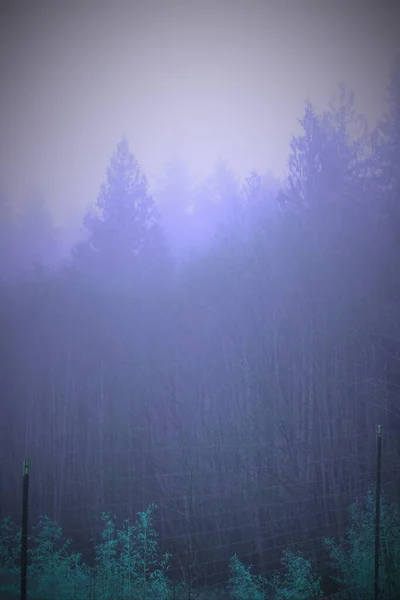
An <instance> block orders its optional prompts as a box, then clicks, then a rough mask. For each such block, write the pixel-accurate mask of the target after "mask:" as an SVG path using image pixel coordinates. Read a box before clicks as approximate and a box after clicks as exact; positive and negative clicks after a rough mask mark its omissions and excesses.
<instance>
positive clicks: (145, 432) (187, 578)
mask: <svg viewBox="0 0 400 600" xmlns="http://www.w3.org/2000/svg"><path fill="white" fill-rule="evenodd" d="M386 92H387V93H386V110H385V114H384V116H383V117H382V119H381V120H380V121H379V123H378V124H377V126H375V125H371V124H369V123H368V122H367V120H366V119H365V118H364V117H363V115H361V114H359V112H358V110H357V107H356V104H355V102H354V98H353V94H352V92H351V90H349V89H347V88H346V87H345V86H338V89H337V93H336V94H335V97H334V98H335V99H334V101H333V102H332V103H331V104H330V105H329V108H328V109H326V110H319V109H317V108H316V107H315V106H314V104H313V101H312V98H311V99H310V100H308V101H305V103H304V110H303V114H299V120H300V127H301V130H300V133H299V134H298V135H293V137H292V140H291V143H290V150H289V155H288V159H287V173H286V175H285V176H284V177H282V178H281V179H280V180H278V178H277V177H275V176H274V175H273V174H271V173H272V171H271V170H268V169H266V170H265V172H260V173H259V172H256V171H252V172H249V173H248V175H247V177H245V178H244V179H241V178H240V177H239V176H237V175H236V173H235V172H234V170H233V169H232V168H231V167H230V165H229V164H228V163H227V161H225V160H224V159H219V160H218V161H216V163H215V166H214V169H212V170H211V171H210V173H209V175H208V176H206V177H205V178H203V179H202V180H201V181H199V180H198V179H196V177H195V176H194V175H193V173H192V172H191V169H190V166H189V164H188V161H186V160H185V156H184V155H183V156H178V155H175V156H174V157H172V158H171V157H168V156H166V157H165V166H164V169H163V173H160V174H159V177H158V178H157V180H156V181H153V182H152V186H151V188H150V186H149V181H148V177H147V175H146V172H145V170H144V169H143V167H142V165H141V162H140V156H139V155H137V154H136V150H135V147H134V140H131V139H128V138H127V137H121V139H120V141H119V142H118V144H117V146H116V147H114V148H110V157H109V163H108V167H107V169H106V171H105V172H104V174H103V179H102V181H99V182H98V190H99V191H98V195H97V198H96V197H95V198H93V199H92V202H91V203H90V206H89V204H88V206H87V209H86V210H85V211H82V214H78V213H76V214H74V215H72V216H71V218H70V220H69V221H64V222H62V223H61V224H58V225H57V226H55V225H54V223H53V220H52V216H51V213H52V211H51V202H52V199H51V198H48V197H46V194H45V193H44V192H43V191H42V190H41V189H40V187H39V186H37V187H35V188H34V189H30V190H27V191H26V196H25V200H24V202H23V203H22V204H21V205H20V206H19V207H18V208H17V207H16V206H15V205H13V203H12V202H10V200H9V199H8V197H7V193H6V191H2V192H1V194H0V353H1V354H0V402H1V406H0V457H1V461H0V519H4V520H3V521H2V525H1V527H0V533H1V535H0V575H1V579H0V591H1V590H3V591H2V592H0V593H3V596H1V597H2V598H14V597H18V593H17V591H16V590H17V587H15V586H17V582H18V564H19V563H18V560H19V554H18V552H19V546H18V544H19V541H18V540H19V537H18V536H19V535H20V533H19V529H18V527H19V526H20V523H21V516H20V513H21V502H22V495H21V493H22V463H23V460H24V459H29V461H30V465H31V470H30V483H29V533H30V535H32V536H33V537H32V538H30V541H29V549H30V554H29V561H30V562H29V565H30V566H29V569H30V571H28V573H29V575H28V581H30V585H31V586H34V585H35V586H37V587H35V588H33V587H31V590H33V589H34V590H35V591H32V592H31V595H30V596H29V595H28V597H32V598H37V599H40V598H42V599H44V598H46V599H47V598H60V599H64V598H65V599H68V598H75V599H76V600H80V599H82V600H83V599H84V598H87V599H89V598H90V599H94V598H98V599H100V600H103V599H104V600H106V598H107V599H110V600H111V598H113V599H115V598H118V599H121V600H128V599H129V600H130V599H133V598H135V599H136V598H141V599H142V600H144V599H147V600H150V598H151V599H153V600H155V599H156V598H158V599H164V598H165V599H167V598H170V599H172V598H174V599H177V600H178V599H179V598H182V599H183V598H185V599H188V600H194V598H199V599H200V600H206V599H207V598H210V599H217V598H221V599H223V598H228V597H230V598H236V600H262V599H266V598H282V599H284V598H285V599H286V600H307V599H311V598H317V597H322V596H321V594H322V593H323V594H325V596H326V597H328V596H329V595H330V594H336V593H337V592H338V591H340V590H342V591H343V594H344V595H342V596H340V597H342V598H348V599H350V600H352V599H353V598H361V597H362V598H371V599H372V598H373V581H374V569H373V549H374V543H375V541H374V531H375V529H374V523H375V521H374V519H375V513H374V510H375V503H374V502H375V500H374V494H375V485H376V481H377V433H376V432H377V426H378V425H381V426H382V431H383V438H382V439H383V442H382V444H383V445H382V472H381V484H382V507H383V508H382V538H381V539H382V548H383V549H382V553H381V561H382V573H384V575H382V578H383V579H382V581H381V590H382V598H385V599H387V600H390V599H393V600H394V599H395V598H399V597H400V580H399V577H398V573H400V541H399V540H400V516H399V506H400V487H399V481H400V438H399V433H400V407H399V389H400V369H399V365H400V283H399V281H400V280H399V273H400V60H399V59H396V60H394V61H393V65H392V69H391V73H390V78H389V80H388V81H387V89H386ZM94 143H95V142H94ZM357 502H358V503H359V504H354V503H357ZM350 506H353V509H351V510H350V512H349V507H350ZM354 507H356V508H354ZM357 507H358V508H357ZM363 510H364V512H362V511H363ZM357 511H358V512H357ZM360 511H361V512H360ZM114 518H115V519H116V520H117V521H114ZM8 519H11V521H9V520H8ZM137 519H138V521H136V520H137ZM135 522H136V525H134V524H135ZM35 523H39V528H38V529H35V528H34V527H33V526H34V525H35ZM115 523H117V525H115ZM352 523H353V524H354V523H355V525H354V527H353V529H351V525H352ZM13 524H14V525H13ZM131 526H132V527H133V529H129V527H131ZM57 527H60V528H62V532H63V533H62V535H65V536H66V538H70V539H71V540H72V541H71V545H70V547H69V548H68V549H66V548H64V547H63V546H62V544H61V542H60V539H61V537H60V536H61V530H59V529H57ZM115 527H117V529H115ZM13 528H15V529H13ZM35 531H39V532H40V531H42V533H41V534H40V535H41V536H42V537H40V535H39V537H36V538H35V537H34V536H35ZM13 532H14V533H13ZM102 532H103V533H102ZM117 532H119V533H117ZM349 532H350V533H349ZM46 536H47V537H46ZM135 536H136V538H135ZM146 536H148V537H146ZM346 536H349V537H346ZM390 536H392V537H390ZM134 539H136V542H135V543H136V544H137V545H136V546H135V548H136V550H135V553H133V554H132V556H131V555H130V554H129V552H128V550H127V548H128V549H129V548H130V543H131V541H132V540H134ZM146 540H150V541H146ZM329 540H330V541H329ZM132 543H133V541H132ZM147 543H148V544H150V546H146V544H147ZM49 544H50V545H49ZM118 544H119V545H118ZM335 544H336V546H335ZM49 548H51V551H49ZM96 548H97V549H96ZM143 548H146V552H147V551H148V552H149V553H150V554H151V556H152V558H151V560H150V559H149V558H148V557H147V559H146V560H147V561H148V564H147V563H146V561H145V559H144V558H143V556H144V554H146V552H144V550H143ZM149 548H150V549H149ZM332 548H334V549H333V550H332ZM148 549H149V550H148ZM389 549H390V552H389ZM46 552H47V554H46ZM49 552H50V554H49ZM68 552H71V553H79V554H80V557H79V558H76V557H75V558H74V559H73V560H72V559H71V561H72V562H71V561H70V562H68V561H69V560H70V558H68V559H67V558H66V557H67V556H69V555H68ZM127 552H128V554H127ZM299 552H300V554H298V553H299ZM35 553H36V554H35ZM143 553H144V554H143ZM157 553H158V554H157ZM165 553H169V556H167V557H166V556H165ZM287 553H289V554H287ZM346 553H348V554H346ZM150 554H149V556H150ZM49 556H51V560H50V558H49ZM146 556H147V554H146ZM156 556H158V558H157V560H158V562H157V560H156V558H154V557H156ZM46 557H47V558H46ZM138 557H139V558H138ZM285 557H286V558H285ZM47 560H50V562H51V564H52V567H51V568H50V567H49V566H48V564H47V563H46V561H47ZM75 560H76V561H77V562H73V561H75ZM285 560H286V562H285ZM57 561H58V562H57ZM63 561H64V562H63ZM79 561H82V565H84V566H82V565H81V566H79V568H78V566H77V565H78V563H79ZM118 561H120V562H118ZM124 561H125V562H124ZM135 561H136V562H135ZM288 561H289V563H288ZM291 561H292V562H291ZM301 561H303V562H301ZM307 561H309V562H307ZM167 563H168V564H167ZM49 564H50V563H49ZM133 564H135V565H139V564H140V565H141V566H142V573H145V575H143V578H144V579H143V578H142V579H140V577H142V576H141V575H140V574H139V575H138V572H139V571H135V570H134V569H133V567H132V565H133ZM288 564H289V565H291V566H292V570H291V568H289V569H288ZM350 564H351V568H350V567H349V565H350ZM45 565H47V566H46V567H45ZM54 565H56V566H54ZM60 565H61V566H60ZM71 565H73V566H71ZM117 565H119V566H117ZM121 565H122V566H121ZM249 567H251V569H250V571H248V570H247V569H248V568H249ZM311 567H312V572H313V573H314V575H311V574H310V573H309V569H311ZM131 568H132V569H133V571H132V572H131V571H130V570H129V569H131ZM135 568H136V567H135ZM138 568H139V567H138ZM147 568H148V571H147V570H146V569H147ZM46 569H47V570H46ZM57 569H58V570H57ZM68 569H69V570H68ZM79 569H81V570H79ZM124 569H125V570H124ZM143 569H144V570H143ZM346 569H347V570H346ZM67 572H68V575H67V574H66V573H67ZM277 572H279V573H280V574H281V575H279V576H278V575H276V573H277ZM71 573H74V577H75V578H76V579H75V580H74V581H75V584H74V585H75V587H74V591H73V592H72V591H71V590H72V587H71V585H72V584H71V577H72V575H71ZM77 573H78V575H79V577H78V575H77ZM147 573H148V575H147ZM274 573H275V575H274ZM285 573H286V575H284V574H285ZM288 573H289V575H288ZM293 573H295V575H293ZM296 574H297V575H296ZM292 575H293V577H292ZM284 576H285V577H286V579H285V580H280V579H279V577H284ZM290 577H292V579H290ZM296 577H297V579H296ZM335 577H336V578H338V577H339V581H336V580H335ZM40 578H42V579H40ZM96 578H97V579H96ZM271 578H272V579H271ZM319 578H320V579H319ZM78 579H79V581H78ZM139 580H140V585H141V586H145V587H140V590H141V591H140V590H139V587H135V585H136V586H137V585H139V584H138V581H139ZM267 580H268V581H269V583H268V581H267ZM40 581H42V583H38V582H40ZM93 581H95V583H93ZM96 581H97V583H96ZM43 582H45V583H43ZM49 582H50V583H49ZM98 582H100V583H101V585H100V583H98ZM127 582H128V583H129V585H128V583H127ZM134 582H135V583H134ZM13 585H14V588H13V587H12V586H13ZM1 586H3V587H1ZM4 586H5V587H4ZM7 586H9V587H7ZM10 586H11V587H10ZM40 586H42V587H40ZM57 586H58V587H57ZM68 586H70V587H68ZM96 586H98V587H96ZM99 586H100V587H99ZM146 586H148V587H146ZM246 586H247V587H246ZM307 586H308V587H307ZM138 590H139V591H138ZM321 590H322V591H321ZM363 593H364V594H365V595H362V594H363ZM285 594H286V595H285ZM290 594H292V595H290ZM346 594H347V595H346ZM336 597H338V596H336Z"/></svg>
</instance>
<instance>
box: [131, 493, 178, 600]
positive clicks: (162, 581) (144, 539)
mask: <svg viewBox="0 0 400 600" xmlns="http://www.w3.org/2000/svg"><path fill="white" fill-rule="evenodd" d="M155 508H156V505H155V504H151V505H150V506H149V507H148V508H147V510H145V511H144V512H140V513H138V520H137V522H136V524H135V525H134V526H133V532H134V537H135V539H134V549H133V562H134V569H135V583H134V587H135V599H136V598H137V600H168V598H169V597H170V590H169V585H168V580H167V577H166V575H165V571H166V570H167V569H168V562H169V555H168V554H165V555H164V556H163V557H162V559H161V560H159V557H158V543H157V533H156V531H155V529H154V525H153V511H154V509H155Z"/></svg>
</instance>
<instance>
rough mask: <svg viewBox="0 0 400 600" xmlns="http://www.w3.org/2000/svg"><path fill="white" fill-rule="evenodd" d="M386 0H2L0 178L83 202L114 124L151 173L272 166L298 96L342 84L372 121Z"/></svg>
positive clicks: (55, 201)
mask: <svg viewBox="0 0 400 600" xmlns="http://www.w3.org/2000/svg"><path fill="white" fill-rule="evenodd" d="M397 4H398V5H399V6H398V7H396V2H395V1H390V2H388V1H386V0H385V1H375V2H372V1H370V0H365V1H363V2H362V1H357V2H354V1H351V0H350V1H348V0H331V1H327V0H293V1H287V0H276V1H271V0H263V1H262V0H241V1H238V0H202V1H194V0H181V1H177V0H173V1H172V0H131V1H130V2H122V1H119V0H115V1H113V2H111V1H109V2H100V1H98V2H93V1H91V0H90V1H84V0H69V1H67V2H64V3H62V2H59V1H57V0H54V1H53V2H44V1H42V2H38V1H35V0H29V1H28V0H25V1H21V0H8V1H4V0H2V2H1V8H0V10H1V14H0V23H1V25H0V68H1V96H0V98H1V100H0V102H1V104H0V126H1V128H0V131H1V140H0V144H1V154H0V157H1V161H0V185H2V187H4V188H5V190H6V191H7V192H8V194H9V197H10V199H11V201H12V202H13V203H17V202H18V201H19V200H20V198H21V196H22V195H23V194H24V193H25V192H26V191H27V190H28V189H29V188H30V187H31V186H39V187H40V188H41V189H42V190H43V191H44V193H45V195H46V199H47V200H48V202H49V204H50V206H51V208H52V210H53V213H54V215H55V216H56V219H57V220H61V219H62V218H63V217H64V216H66V215H70V214H71V213H73V212H76V211H77V210H79V211H80V212H82V211H83V210H84V209H85V208H86V207H87V206H88V205H89V204H91V203H93V202H94V201H95V199H96V196H97V193H98V191H99V187H100V184H101V182H102V181H103V179H104V176H105V170H106V167H107V164H108V161H109V159H110V155H111V153H112V152H113V151H114V149H115V146H116V144H117V142H118V140H119V139H120V137H121V135H123V134H124V135H126V136H127V137H128V140H129V142H130V147H131V150H132V151H133V152H134V154H135V156H136V157H137V158H138V160H139V162H140V164H141V165H142V167H143V169H144V171H145V173H146V174H147V176H148V177H149V179H150V183H152V182H154V176H155V175H157V174H161V169H162V166H163V163H164V162H165V161H166V160H167V159H168V158H169V157H170V156H171V155H172V154H173V153H180V154H181V155H183V156H184V157H185V158H187V159H188V160H189V162H190V164H191V165H192V167H193V172H194V173H195V175H196V176H203V175H204V174H206V173H207V172H208V171H209V170H210V169H211V167H212V165H213V163H214V161H215V159H216V158H218V157H219V156H221V157H223V158H225V159H226V160H227V161H228V163H229V164H230V166H231V167H232V168H233V169H234V170H235V171H236V173H237V174H238V175H239V176H240V177H243V176H245V175H246V174H247V173H248V172H249V171H250V169H252V168H257V169H259V170H260V171H266V170H267V169H268V170H271V171H272V172H273V173H275V174H276V175H278V176H281V175H282V174H283V173H284V168H285V161H286V158H287V154H288V149H289V141H290V136H291V134H292V133H295V132H296V131H298V124H297V120H298V119H299V118H301V116H302V112H303V107H304V101H305V100H306V99H307V98H309V99H310V100H311V101H312V102H313V103H314V104H315V105H316V106H317V108H324V107H325V106H327V104H328V102H329V99H330V95H331V94H332V92H333V91H334V89H335V86H336V84H337V83H338V82H340V81H343V82H344V83H346V84H347V85H348V86H349V87H350V88H351V89H353V90H354V92H355V94H356V101H357V106H358V108H359V110H361V111H362V112H364V113H365V115H366V116H367V117H368V119H370V120H371V121H372V122H373V121H374V120H375V119H376V118H377V116H378V115H379V113H380V112H381V110H382V106H383V97H384V85H385V83H386V80H387V76H388V68H389V65H390V61H391V59H392V57H393V55H394V52H395V51H396V50H399V49H400V44H399V42H398V41H397V40H400V10H399V7H400V3H397ZM396 45H397V46H396Z"/></svg>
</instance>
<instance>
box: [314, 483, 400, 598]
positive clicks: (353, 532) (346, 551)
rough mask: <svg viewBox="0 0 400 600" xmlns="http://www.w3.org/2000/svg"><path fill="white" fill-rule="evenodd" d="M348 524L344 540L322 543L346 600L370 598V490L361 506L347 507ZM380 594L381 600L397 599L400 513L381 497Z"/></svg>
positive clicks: (399, 589) (372, 538)
mask: <svg viewBox="0 0 400 600" xmlns="http://www.w3.org/2000/svg"><path fill="white" fill-rule="evenodd" d="M349 512H350V520H351V525H350V528H349V530H348V532H347V536H346V539H344V540H343V539H341V540H340V541H339V542H336V541H335V540H333V539H331V538H327V539H325V540H324V543H325V545H326V546H327V547H328V548H329V552H330V557H331V560H332V566H333V567H334V569H335V570H336V572H337V575H336V576H334V577H332V579H334V580H335V581H337V582H338V583H340V584H341V585H342V586H343V588H344V590H345V591H346V593H347V597H348V598H349V600H353V599H354V600H358V599H359V598H363V600H369V599H371V600H372V598H373V597H374V565H375V559H374V557H375V492H374V491H373V490H370V491H369V493H368V495H367V499H366V502H365V505H364V506H362V505H360V504H359V503H358V502H355V503H354V504H352V505H351V507H350V509H349ZM380 545H381V551H380V594H381V596H380V597H381V598H382V599H388V600H389V599H391V598H397V597H399V596H400V511H399V506H398V504H395V503H393V504H389V503H388V501H387V499H386V497H385V494H382V496H381V524H380Z"/></svg>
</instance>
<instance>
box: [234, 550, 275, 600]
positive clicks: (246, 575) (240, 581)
mask: <svg viewBox="0 0 400 600" xmlns="http://www.w3.org/2000/svg"><path fill="white" fill-rule="evenodd" d="M229 569H230V572H231V576H230V578H229V585H228V589H229V590H230V593H231V596H232V598H234V599H235V600H266V593H265V587H266V582H265V581H264V580H263V579H262V578H261V577H257V576H255V575H252V574H251V573H250V568H249V567H248V568H246V567H245V566H244V564H243V563H242V562H241V561H240V559H239V558H238V556H237V555H236V554H235V555H234V556H232V558H231V559H230V561H229Z"/></svg>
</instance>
